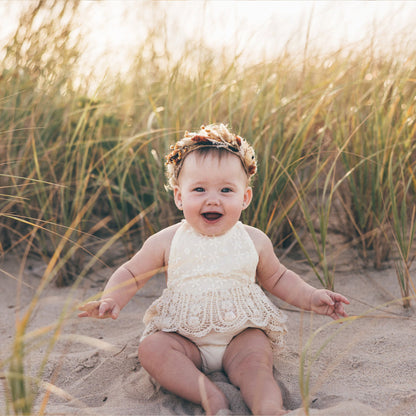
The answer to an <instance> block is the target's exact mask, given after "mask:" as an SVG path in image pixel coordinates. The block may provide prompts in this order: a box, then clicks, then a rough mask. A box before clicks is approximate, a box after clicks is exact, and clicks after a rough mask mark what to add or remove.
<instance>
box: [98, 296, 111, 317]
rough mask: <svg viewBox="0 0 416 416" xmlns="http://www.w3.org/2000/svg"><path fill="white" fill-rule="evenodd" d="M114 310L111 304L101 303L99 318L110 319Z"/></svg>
mask: <svg viewBox="0 0 416 416" xmlns="http://www.w3.org/2000/svg"><path fill="white" fill-rule="evenodd" d="M113 308H114V306H112V305H111V304H110V303H108V302H106V301H105V300H104V301H101V304H100V307H99V309H98V317H99V318H108V317H109V316H110V313H111V310H112V309H113Z"/></svg>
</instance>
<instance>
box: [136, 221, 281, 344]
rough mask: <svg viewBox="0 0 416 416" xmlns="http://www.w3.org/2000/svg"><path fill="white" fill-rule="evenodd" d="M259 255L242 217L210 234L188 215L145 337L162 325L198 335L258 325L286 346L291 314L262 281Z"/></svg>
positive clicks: (163, 328)
mask: <svg viewBox="0 0 416 416" xmlns="http://www.w3.org/2000/svg"><path fill="white" fill-rule="evenodd" d="M258 260H259V258H258V254H257V251H256V248H255V246H254V243H253V241H252V240H251V237H250V236H249V234H248V233H247V231H246V230H245V228H244V225H243V224H242V223H241V222H237V223H236V225H235V226H234V227H233V228H231V229H230V230H229V231H228V232H226V233H225V234H223V235H220V236H215V237H208V236H205V235H202V234H200V233H198V232H197V231H195V230H194V229H193V228H192V227H191V226H190V225H189V224H188V223H187V222H186V220H183V221H182V223H181V225H180V227H179V228H178V229H177V231H176V233H175V235H174V237H173V240H172V244H171V249H170V254H169V266H168V280H167V288H166V289H165V290H164V291H163V293H162V295H161V297H160V298H158V299H157V300H155V301H154V302H153V303H152V304H151V305H150V307H149V308H148V309H147V311H146V313H145V315H144V318H143V321H144V323H145V325H146V327H145V330H144V333H143V336H142V339H143V338H145V337H146V336H148V335H151V334H153V333H156V332H158V331H166V332H177V333H179V334H181V335H183V336H185V337H188V338H191V339H195V338H199V337H204V336H206V335H207V334H209V333H212V332H217V333H230V332H231V333H233V334H238V333H239V332H241V331H242V330H244V329H245V328H247V327H254V328H260V329H262V330H263V331H264V332H265V333H266V335H267V336H268V337H269V338H270V340H271V342H272V346H273V347H274V349H275V350H276V347H278V346H282V345H283V335H284V333H285V332H286V327H285V325H284V322H285V320H286V316H285V315H284V314H283V313H282V312H281V311H280V310H279V309H278V308H277V307H276V306H275V305H274V304H273V303H272V302H271V301H270V300H269V299H268V298H267V296H266V295H265V294H264V292H263V290H262V289H261V287H260V286H259V285H258V284H257V283H256V281H255V279H256V268H257V263H258ZM240 330H241V331H240Z"/></svg>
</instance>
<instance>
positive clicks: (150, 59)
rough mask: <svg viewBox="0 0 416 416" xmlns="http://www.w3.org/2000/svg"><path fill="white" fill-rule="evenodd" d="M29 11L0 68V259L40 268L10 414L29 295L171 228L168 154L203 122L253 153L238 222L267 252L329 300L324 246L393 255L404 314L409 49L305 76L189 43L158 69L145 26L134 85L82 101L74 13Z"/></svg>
mask: <svg viewBox="0 0 416 416" xmlns="http://www.w3.org/2000/svg"><path fill="white" fill-rule="evenodd" d="M30 7H31V9H30V10H29V11H28V12H27V13H26V14H24V15H23V16H22V20H21V25H20V26H19V28H18V29H17V31H16V33H15V35H14V36H12V37H11V38H10V41H9V43H8V45H7V46H6V47H5V48H4V51H3V52H4V55H5V59H3V61H2V62H1V63H0V167H1V168H0V169H1V170H0V187H1V192H0V194H1V195H0V196H1V198H0V236H1V240H0V244H1V245H0V251H1V253H0V254H1V255H2V256H7V255H8V254H9V253H10V252H12V251H16V250H17V251H19V252H20V253H22V258H23V261H22V267H24V263H25V261H26V259H27V258H28V257H29V256H38V257H40V258H42V259H43V261H44V262H45V264H46V265H47V268H46V272H45V275H44V276H43V278H42V280H41V283H40V286H39V288H38V291H37V294H36V296H35V297H34V300H33V302H32V303H31V304H30V306H29V307H28V309H27V310H26V312H25V314H24V315H23V316H22V317H20V318H19V319H17V321H16V335H15V342H14V344H13V345H12V347H11V351H10V356H9V359H7V360H6V361H4V362H1V363H0V371H1V372H2V373H3V375H4V377H6V379H7V391H8V396H7V397H8V398H7V403H8V404H9V410H10V411H13V412H14V413H16V414H30V413H31V412H32V411H33V403H34V402H33V401H34V394H33V393H34V392H35V391H37V389H36V388H34V385H33V383H34V380H33V379H30V378H29V377H28V374H27V372H26V371H25V356H26V354H25V351H26V349H27V346H28V343H30V342H32V343H33V342H34V341H33V339H34V338H33V337H28V336H27V328H28V324H29V323H30V320H31V317H32V314H33V313H34V311H35V310H36V307H37V302H38V299H39V296H40V294H41V293H42V291H43V290H44V289H45V288H46V287H47V286H48V285H50V284H58V285H73V286H74V287H75V286H76V285H79V284H80V282H81V280H82V279H83V278H84V277H85V276H86V274H87V272H88V271H90V270H91V268H92V267H93V266H94V264H95V263H97V262H102V263H105V262H106V255H107V253H108V250H111V244H112V243H114V242H115V241H116V240H120V241H122V242H123V244H124V247H125V256H126V257H127V256H129V255H131V254H132V253H133V252H134V251H136V250H137V248H138V246H139V245H140V242H142V241H143V240H144V239H145V238H146V237H147V236H148V235H150V234H152V233H153V232H155V231H157V230H159V229H161V228H163V227H165V226H167V225H170V224H172V223H174V222H176V221H178V219H179V218H180V213H179V212H178V211H177V210H176V209H175V206H174V204H173V202H172V198H171V196H170V195H169V193H168V192H166V191H165V188H164V184H165V178H164V159H163V155H164V154H166V153H167V151H168V149H169V145H170V144H171V143H172V142H174V141H175V140H177V139H179V138H180V137H181V136H182V135H183V133H184V131H185V130H193V129H197V128H199V126H200V125H201V124H205V123H212V122H225V123H228V124H229V125H230V127H231V128H232V129H233V130H234V131H235V132H236V133H238V134H240V135H242V136H244V137H246V138H247V139H248V140H249V141H250V142H251V143H253V145H254V147H255V149H256V152H257V156H258V160H259V170H258V175H257V177H256V179H255V181H254V183H253V186H254V199H253V203H252V204H251V206H250V207H249V208H248V209H247V210H246V211H245V212H244V218H243V219H244V221H246V222H247V223H249V224H251V225H254V226H257V227H259V228H261V229H263V230H264V231H266V232H267V233H268V235H269V236H270V237H271V239H272V241H273V243H274V244H275V246H276V248H279V249H285V250H289V249H291V248H293V247H294V246H296V245H298V246H299V247H300V248H301V249H302V250H303V251H304V253H305V255H306V260H307V261H308V262H309V263H310V265H311V267H312V268H313V270H314V271H315V273H316V276H317V278H318V279H319V280H320V282H321V284H322V285H323V286H325V287H328V288H334V287H335V286H336V253H335V251H334V250H335V249H334V247H332V246H331V244H330V242H329V239H328V236H329V234H330V233H331V232H337V233H342V234H343V235H344V236H345V239H347V240H348V241H350V244H349V247H351V248H356V249H357V253H358V255H361V256H362V257H363V258H366V259H369V260H370V261H371V262H372V263H373V264H374V266H375V267H383V265H384V263H385V262H386V261H388V259H389V256H390V258H392V259H393V261H394V263H395V264H396V269H397V277H398V282H399V285H400V288H401V290H402V294H403V298H404V304H405V306H408V303H409V301H410V299H411V298H412V293H413V294H414V293H415V287H414V282H413V281H412V278H411V273H410V267H411V265H412V262H413V260H414V257H415V250H416V249H415V243H414V239H415V228H416V225H415V222H416V221H415V201H416V145H415V143H416V112H415V96H416V58H415V56H416V55H415V54H414V53H412V52H414V51H409V54H408V55H406V56H400V57H393V56H391V55H389V54H386V55H382V54H378V55H375V54H373V53H372V51H371V49H370V48H369V47H368V46H366V45H364V44H363V45H361V49H360V45H358V47H357V48H358V49H357V50H355V51H353V52H352V51H347V50H342V49H341V50H339V51H336V52H333V53H331V54H328V56H324V57H322V56H320V57H317V56H312V55H311V56H307V55H305V56H304V62H301V63H299V62H298V59H297V57H296V56H294V55H290V54H289V53H283V54H282V55H281V56H278V57H276V59H274V60H272V61H270V62H259V63H256V64H252V65H247V64H246V65H244V66H243V65H241V64H240V60H239V57H238V56H229V55H227V54H226V53H223V54H218V53H216V52H215V51H212V50H209V49H208V48H206V47H204V46H203V45H199V47H198V48H197V49H195V48H189V49H188V50H184V52H183V54H182V55H181V56H180V58H178V59H176V60H175V59H174V58H173V57H172V55H171V54H170V52H169V51H167V50H166V51H164V52H165V54H164V57H161V55H160V53H159V52H160V45H161V44H162V45H163V44H164V42H163V34H162V33H161V32H160V31H158V30H157V28H156V27H155V28H154V29H153V30H151V31H150V32H149V35H148V37H147V38H146V39H145V41H144V42H143V43H142V45H141V46H140V47H139V48H138V50H137V55H136V56H135V57H133V59H132V62H133V65H132V68H131V71H130V73H129V74H127V75H126V76H123V77H122V76H117V75H114V76H112V77H109V78H105V79H103V80H102V82H101V84H99V85H98V86H97V87H96V88H95V89H94V90H93V91H92V90H91V85H90V84H89V80H88V75H84V74H82V72H81V73H80V71H79V67H78V63H79V56H80V54H81V52H82V50H81V44H80V42H79V39H77V38H76V36H74V33H75V32H74V31H73V28H74V22H75V20H74V19H75V17H76V16H78V13H79V11H78V3H77V2H55V3H52V4H50V3H47V2H43V1H39V2H38V3H36V4H31V5H30ZM39 22H40V23H39ZM159 23H160V22H159ZM162 23H163V22H162ZM71 34H72V35H71ZM83 77H84V78H83ZM334 207H336V209H335V208H334ZM308 240H309V241H310V242H311V244H306V243H305V241H308ZM357 241H358V244H357ZM21 279H22V278H21ZM23 283H24V282H23V281H21V283H20V284H23ZM70 314H71V306H67V307H66V308H65V309H64V310H63V312H62V316H61V317H60V318H59V320H58V321H57V323H56V325H55V326H54V328H52V329H50V330H47V329H45V331H44V332H43V333H42V337H45V338H46V339H47V342H49V343H50V344H49V345H50V348H49V349H48V352H50V351H51V349H52V348H53V346H54V343H55V342H56V339H57V338H58V337H59V333H60V328H61V327H62V323H63V322H64V321H65V319H66V318H67V317H68V316H69V315H70ZM47 357H48V356H47V355H45V360H47ZM35 379H36V380H37V381H39V380H41V379H42V367H41V368H40V369H39V372H38V374H37V375H36V377H35ZM35 384H36V382H35ZM38 384H39V383H38ZM45 397H46V396H45ZM46 401H47V399H46Z"/></svg>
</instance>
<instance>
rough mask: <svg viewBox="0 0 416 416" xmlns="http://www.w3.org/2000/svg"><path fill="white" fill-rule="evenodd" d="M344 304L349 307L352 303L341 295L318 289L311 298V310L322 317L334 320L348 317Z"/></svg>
mask: <svg viewBox="0 0 416 416" xmlns="http://www.w3.org/2000/svg"><path fill="white" fill-rule="evenodd" d="M343 303H345V304H346V305H348V304H349V303H350V301H349V300H348V299H347V298H346V297H344V296H342V295H340V294H339V293H335V292H331V291H330V290H327V289H316V290H315V291H314V292H313V293H312V296H311V310H312V311H313V312H316V313H319V314H321V315H328V316H330V317H331V318H332V319H339V318H340V317H341V316H343V317H347V316H348V315H347V313H346V312H345V310H344V305H343Z"/></svg>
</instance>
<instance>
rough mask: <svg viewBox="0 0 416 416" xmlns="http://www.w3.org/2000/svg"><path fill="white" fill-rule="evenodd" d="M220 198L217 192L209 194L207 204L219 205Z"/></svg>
mask: <svg viewBox="0 0 416 416" xmlns="http://www.w3.org/2000/svg"><path fill="white" fill-rule="evenodd" d="M219 203H220V200H219V198H218V195H216V194H209V195H208V198H207V204H208V205H219Z"/></svg>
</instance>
